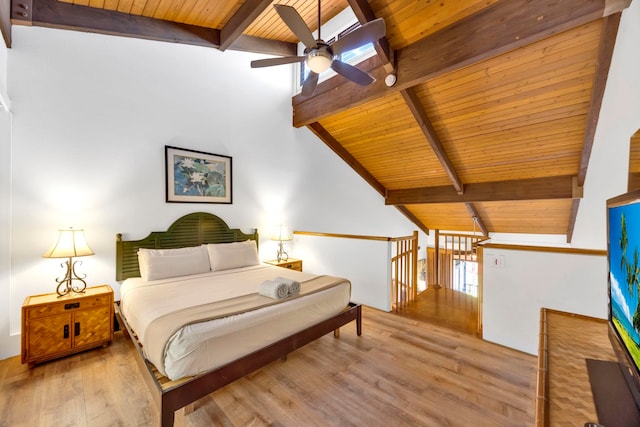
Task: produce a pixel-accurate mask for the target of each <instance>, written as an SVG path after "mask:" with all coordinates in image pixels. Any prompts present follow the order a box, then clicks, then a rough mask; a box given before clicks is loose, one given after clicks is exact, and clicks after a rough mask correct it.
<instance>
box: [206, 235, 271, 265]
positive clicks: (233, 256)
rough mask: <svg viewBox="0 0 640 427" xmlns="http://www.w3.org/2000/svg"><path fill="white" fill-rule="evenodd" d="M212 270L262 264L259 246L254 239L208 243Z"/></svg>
mask: <svg viewBox="0 0 640 427" xmlns="http://www.w3.org/2000/svg"><path fill="white" fill-rule="evenodd" d="M207 252H208V253H209V263H210V264H211V270H212V271H219V270H227V269H230V268H239V267H247V266H250V265H258V264H260V259H258V248H257V247H256V242H255V241H253V240H245V241H244V242H233V243H215V244H213V243H210V244H208V245H207Z"/></svg>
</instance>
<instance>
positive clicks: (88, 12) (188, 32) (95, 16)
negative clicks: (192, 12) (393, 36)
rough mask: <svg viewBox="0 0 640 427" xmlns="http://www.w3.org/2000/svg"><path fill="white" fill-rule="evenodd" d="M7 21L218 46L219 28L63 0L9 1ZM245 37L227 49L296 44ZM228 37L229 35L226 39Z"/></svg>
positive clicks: (288, 50)
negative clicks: (25, 6)
mask: <svg viewBox="0 0 640 427" xmlns="http://www.w3.org/2000/svg"><path fill="white" fill-rule="evenodd" d="M25 2H30V3H32V5H31V8H30V13H28V14H27V16H22V15H19V14H17V13H18V12H20V11H22V10H23V7H22V6H21V4H24V3H25ZM11 20H12V22H13V23H14V24H22V25H35V26H40V27H49V28H61V29H67V30H76V31H85V32H90V33H98V34H108V35H114V36H122V37H134V38H140V39H147V40H156V41H163V42H170V43H181V44H188V45H195V46H203V47H211V48H215V49H218V48H219V47H220V37H221V35H220V30H217V29H214V28H206V27H199V26H196V25H188V24H181V23H178V22H171V21H163V20H160V19H153V18H148V17H146V16H137V15H130V14H127V13H121V12H114V11H110V10H105V9H99V8H94V7H89V6H79V5H75V4H70V3H63V2H59V1H57V0H11ZM245 37H246V36H240V37H237V38H236V39H234V41H233V42H232V44H231V47H230V48H231V49H234V50H235V49H236V46H238V49H237V50H248V49H249V48H250V47H251V46H259V50H256V52H259V53H269V54H273V55H292V54H295V52H296V45H295V44H293V43H283V42H279V41H272V40H266V39H262V40H261V41H260V42H259V43H258V41H257V40H254V39H257V38H255V37H254V38H253V39H251V40H242V39H244V38H245ZM230 40H231V38H230Z"/></svg>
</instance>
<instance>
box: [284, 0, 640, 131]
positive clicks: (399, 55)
mask: <svg viewBox="0 0 640 427" xmlns="http://www.w3.org/2000/svg"><path fill="white" fill-rule="evenodd" d="M630 1H631V0H620V1H615V2H614V1H611V0H609V1H607V0H563V1H555V2H547V1H530V0H503V1H500V2H498V3H495V4H494V5H492V6H490V7H488V8H486V9H483V10H481V11H479V12H478V13H475V14H473V15H470V16H468V17H466V18H464V19H462V20H460V21H458V22H456V23H454V24H452V25H450V26H449V27H446V28H444V29H442V30H440V31H438V32H436V33H433V34H431V35H429V36H427V37H425V38H423V39H421V40H419V41H417V42H415V43H413V44H411V45H409V46H407V47H405V48H403V49H400V50H398V51H396V66H397V67H396V70H397V83H396V84H395V86H393V87H391V88H389V87H387V86H385V85H384V83H382V82H378V83H374V84H371V85H369V86H364V87H363V86H358V85H357V84H355V83H353V82H350V81H347V80H346V79H344V80H342V81H341V82H342V83H341V84H340V85H336V87H333V88H332V89H331V90H325V91H323V90H322V89H321V87H320V86H322V85H319V87H318V89H319V90H316V94H315V95H314V96H312V97H309V98H304V97H302V96H300V95H297V96H295V97H294V98H293V100H292V102H293V107H294V112H293V124H294V126H296V127H300V126H305V125H306V124H308V123H312V122H316V121H318V120H321V119H322V118H323V117H326V116H329V115H332V114H336V113H338V112H341V111H345V110H347V109H350V108H353V107H355V106H357V105H360V104H363V103H365V102H367V101H370V100H373V99H376V98H379V97H382V96H385V95H387V94H390V93H392V92H395V91H399V90H403V89H407V88H409V87H413V86H415V85H417V84H420V83H423V82H425V81H427V80H429V79H432V78H434V77H436V76H440V75H442V74H445V73H449V72H452V71H455V70H459V69H461V68H463V67H466V66H468V65H470V64H474V63H477V62H479V61H482V60H484V59H487V58H490V57H493V56H496V55H499V54H502V53H505V52H508V51H511V50H514V49H516V48H518V47H521V46H525V45H529V44H531V43H534V42H537V41H539V40H543V39H545V38H546V37H549V36H551V35H554V34H557V33H559V32H562V31H566V30H569V29H571V28H575V27H578V26H581V25H584V24H587V23H589V22H592V21H594V20H597V19H600V18H602V17H604V16H607V15H610V14H614V13H617V12H621V11H622V10H623V9H625V8H626V7H628V5H629V3H630ZM425 52H427V53H428V54H427V56H428V58H429V60H425ZM371 74H373V75H374V76H375V77H376V78H378V80H380V78H381V77H382V78H383V76H384V75H385V70H384V67H383V66H382V65H379V66H378V67H377V68H376V69H375V70H371ZM334 78H335V77H334ZM331 80H332V79H329V81H327V82H324V83H323V84H329V83H328V82H330V81H331Z"/></svg>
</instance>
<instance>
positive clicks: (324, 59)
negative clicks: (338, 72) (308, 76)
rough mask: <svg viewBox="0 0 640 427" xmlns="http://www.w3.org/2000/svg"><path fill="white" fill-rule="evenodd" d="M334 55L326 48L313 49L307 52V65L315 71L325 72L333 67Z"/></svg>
mask: <svg viewBox="0 0 640 427" xmlns="http://www.w3.org/2000/svg"><path fill="white" fill-rule="evenodd" d="M332 62H333V55H331V54H330V53H329V52H327V51H326V50H321V49H318V50H313V51H311V52H309V53H308V54H307V66H308V67H309V69H311V71H313V72H314V73H318V74H320V73H324V72H325V71H327V70H328V69H329V67H331V63H332Z"/></svg>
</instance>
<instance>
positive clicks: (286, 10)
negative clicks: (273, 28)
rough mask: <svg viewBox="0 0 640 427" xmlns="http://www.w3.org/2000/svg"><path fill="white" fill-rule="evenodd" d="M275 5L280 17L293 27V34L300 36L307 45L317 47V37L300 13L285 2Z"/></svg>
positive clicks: (290, 27)
mask: <svg viewBox="0 0 640 427" xmlns="http://www.w3.org/2000/svg"><path fill="white" fill-rule="evenodd" d="M273 7H275V8H276V12H278V15H280V18H282V20H283V21H284V23H285V24H287V27H289V29H291V31H292V32H293V34H295V35H296V37H298V39H299V40H300V41H301V42H302V44H303V45H305V46H306V47H307V48H314V47H317V44H316V39H314V38H313V34H311V31H310V30H309V27H307V24H306V23H305V22H304V19H302V17H301V16H300V14H299V13H298V12H297V11H296V10H295V9H294V8H292V7H291V6H286V5H283V4H274V5H273Z"/></svg>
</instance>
